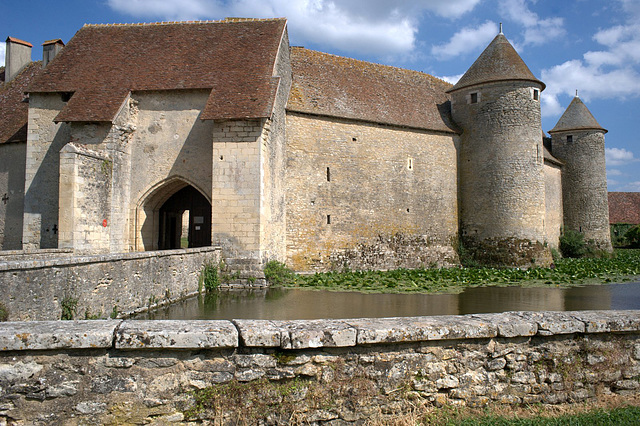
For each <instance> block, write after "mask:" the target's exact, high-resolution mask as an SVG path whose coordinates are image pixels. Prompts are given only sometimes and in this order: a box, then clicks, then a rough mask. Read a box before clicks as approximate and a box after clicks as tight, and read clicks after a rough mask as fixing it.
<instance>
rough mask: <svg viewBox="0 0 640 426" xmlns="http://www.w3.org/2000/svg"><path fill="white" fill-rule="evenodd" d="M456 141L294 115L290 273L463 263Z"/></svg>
mask: <svg viewBox="0 0 640 426" xmlns="http://www.w3.org/2000/svg"><path fill="white" fill-rule="evenodd" d="M457 149H458V147H457V138H456V137H455V136H453V135H451V134H444V133H442V134H438V133H433V132H425V131H419V130H411V129H401V128H395V127H388V126H382V125H376V124H369V123H363V122H355V121H349V120H342V119H338V118H327V117H318V116H311V115H304V114H297V113H292V112H289V113H288V114H287V164H286V173H287V176H286V193H287V264H288V265H289V266H290V267H292V268H293V269H295V270H297V271H312V270H330V269H341V268H343V267H349V268H352V269H392V268H399V267H409V268H411V267H421V266H429V265H432V264H438V265H451V264H454V263H456V262H457V254H456V253H455V250H454V249H453V244H454V242H455V240H456V237H457V229H458V204H457V172H458V171H457V166H456V165H457Z"/></svg>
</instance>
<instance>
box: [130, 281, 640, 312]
mask: <svg viewBox="0 0 640 426" xmlns="http://www.w3.org/2000/svg"><path fill="white" fill-rule="evenodd" d="M594 309H640V282H636V283H626V284H607V285H597V286H584V287H572V288H567V289H561V288H540V287H531V288H522V287H476V288H469V289H467V290H465V291H464V292H462V293H460V294H364V293H351V292H329V291H312V290H300V289H268V290H240V291H220V292H213V293H209V294H206V295H204V296H198V297H195V298H191V299H188V300H184V301H182V302H179V303H176V304H174V305H171V306H169V307H167V308H164V309H159V310H157V311H155V312H152V313H149V314H142V315H139V316H136V318H137V319H159V320H160V319H233V318H236V319H277V320H285V319H316V318H374V317H406V316H430V315H459V314H473V313H488V312H506V311H574V310H575V311H577V310H594Z"/></svg>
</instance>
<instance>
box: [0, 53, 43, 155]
mask: <svg viewBox="0 0 640 426" xmlns="http://www.w3.org/2000/svg"><path fill="white" fill-rule="evenodd" d="M40 72H42V62H31V63H30V64H29V65H27V66H26V67H25V68H24V69H23V70H22V71H20V73H19V74H18V75H17V76H15V78H14V79H13V80H11V81H10V82H9V83H7V84H4V78H5V77H4V76H5V74H4V67H3V68H0V80H1V81H2V82H3V83H2V84H0V144H3V143H13V142H26V140H27V119H28V116H29V104H28V103H27V102H23V100H24V92H25V89H26V87H27V86H28V85H29V83H30V82H31V81H32V80H33V78H34V77H35V76H36V75H38V74H39V73H40Z"/></svg>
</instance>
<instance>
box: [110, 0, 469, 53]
mask: <svg viewBox="0 0 640 426" xmlns="http://www.w3.org/2000/svg"><path fill="white" fill-rule="evenodd" d="M480 1H481V0H449V1H447V2H442V1H441V0H419V1H416V0H399V1H396V2H389V1H387V0H342V1H337V0H301V1H291V0H232V1H226V0H108V4H109V6H110V7H111V8H113V9H114V10H117V11H119V12H122V13H127V14H129V15H132V16H134V17H136V18H144V19H160V20H192V19H222V18H224V17H227V16H242V17H250V18H251V17H286V18H288V19H289V32H290V36H291V40H292V41H293V42H294V43H296V44H304V43H305V42H309V43H315V44H318V45H321V46H327V47H331V48H335V49H340V50H342V51H351V52H357V53H364V54H373V55H377V56H389V55H406V54H407V53H409V52H411V51H412V50H413V49H414V47H415V44H416V34H417V32H418V20H419V18H420V16H421V15H422V14H424V13H432V14H435V15H438V16H441V17H444V18H456V17H459V16H461V15H463V14H465V13H467V12H469V11H471V10H473V8H474V7H475V6H476V5H477V4H478V3H479V2H480Z"/></svg>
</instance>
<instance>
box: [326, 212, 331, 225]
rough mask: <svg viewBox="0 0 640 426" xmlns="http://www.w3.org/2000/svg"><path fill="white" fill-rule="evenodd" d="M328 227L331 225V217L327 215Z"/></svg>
mask: <svg viewBox="0 0 640 426" xmlns="http://www.w3.org/2000/svg"><path fill="white" fill-rule="evenodd" d="M327 225H331V215H330V214H328V215H327Z"/></svg>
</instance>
